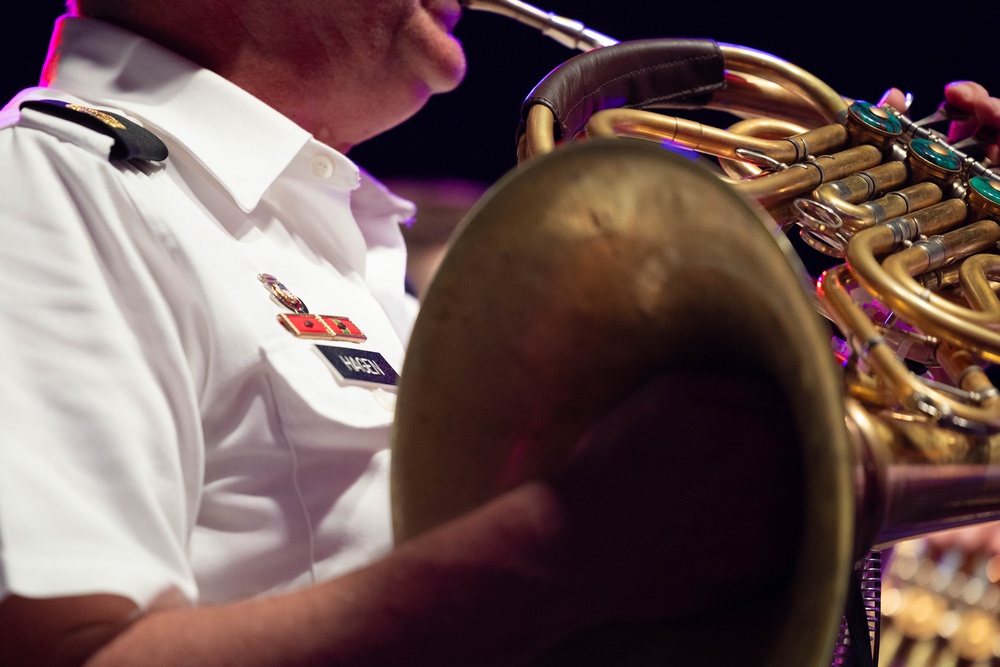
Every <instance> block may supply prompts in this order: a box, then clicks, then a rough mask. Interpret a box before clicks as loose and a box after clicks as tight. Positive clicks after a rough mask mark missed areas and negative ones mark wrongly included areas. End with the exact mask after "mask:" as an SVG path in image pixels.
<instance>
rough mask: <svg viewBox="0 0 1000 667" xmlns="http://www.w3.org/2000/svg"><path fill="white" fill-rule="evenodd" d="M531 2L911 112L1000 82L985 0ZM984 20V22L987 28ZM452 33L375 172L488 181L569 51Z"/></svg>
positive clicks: (11, 85) (10, 26)
mask: <svg viewBox="0 0 1000 667" xmlns="http://www.w3.org/2000/svg"><path fill="white" fill-rule="evenodd" d="M359 1H364V0H359ZM276 5H277V6H280V3H276ZM539 6H540V7H541V8H543V9H545V10H547V11H552V12H555V13H556V14H560V15H563V16H566V17H569V18H573V19H576V20H579V21H582V22H583V23H584V24H586V25H587V26H588V27H590V28H592V29H594V30H598V31H600V32H603V33H605V34H608V35H610V36H612V37H614V38H616V39H619V40H625V39H639V38H647V37H710V38H713V39H717V40H719V41H722V42H729V43H734V44H740V45H743V46H750V47H754V48H757V49H761V50H763V51H767V52H769V53H772V54H774V55H777V56H780V57H782V58H785V59H787V60H789V61H791V62H793V63H795V64H797V65H799V66H801V67H804V68H805V69H807V70H808V71H810V72H812V73H813V74H815V75H817V76H818V77H820V78H821V79H823V80H824V81H826V82H827V83H828V84H830V85H831V86H832V87H833V88H834V89H836V90H837V91H838V92H840V93H842V94H844V95H847V96H850V97H854V98H859V99H865V100H870V101H875V100H877V99H878V98H879V97H880V96H881V94H882V92H883V91H884V90H885V89H886V88H887V87H889V86H898V87H901V88H903V89H904V90H908V91H910V92H912V93H913V94H914V95H915V102H914V107H913V110H912V113H911V115H912V116H914V117H917V116H922V115H925V114H927V113H930V112H931V111H933V110H934V109H935V108H936V107H937V105H938V103H939V102H940V101H941V99H942V93H941V91H942V88H943V86H944V84H945V83H947V82H948V81H951V80H955V79H973V80H978V81H980V82H981V83H983V84H984V85H986V86H987V87H988V88H991V89H994V92H998V91H1000V82H998V81H997V80H996V79H997V74H996V73H997V68H996V65H995V64H993V65H988V61H989V58H990V56H991V54H992V55H993V56H994V57H995V54H996V52H997V49H996V48H995V47H996V45H997V44H998V35H997V27H996V26H997V18H998V17H1000V9H996V8H994V7H996V6H995V5H992V4H991V3H986V4H980V5H979V6H978V9H977V10H975V12H976V13H972V12H970V13H969V15H968V16H964V15H963V16H960V15H957V14H956V15H949V14H947V13H945V11H944V10H942V9H941V8H940V6H938V7H937V9H936V12H935V13H934V14H929V13H921V14H917V13H916V12H913V11H907V12H905V13H902V12H896V15H893V13H894V12H895V10H892V9H891V7H892V5H887V4H884V3H883V4H880V5H879V6H878V7H877V12H878V14H877V15H875V13H874V12H873V14H872V15H871V16H865V15H862V14H861V13H860V12H858V11H856V10H852V9H851V8H850V6H847V5H845V4H843V3H840V4H836V5H834V4H828V5H813V4H811V3H809V2H808V1H805V2H803V1H798V2H790V1H789V0H778V1H777V2H771V3H769V4H763V3H743V4H737V3H733V2H731V0H725V1H723V2H714V3H713V2H707V1H705V0H701V1H700V2H695V3H692V4H686V5H685V4H680V3H664V2H660V3H652V2H640V1H638V0H623V1H621V2H604V3H597V2H594V1H592V0H548V1H547V2H546V3H545V4H541V3H539ZM872 6H873V7H874V4H873V5H872ZM897 6H900V5H897ZM984 7H985V8H986V9H985V10H984V9H983V8H984ZM62 8H63V5H62V3H61V2H59V1H58V0H42V1H40V2H32V3H21V4H20V5H19V7H18V12H17V13H18V14H19V15H20V16H19V18H18V19H14V18H11V17H10V16H8V18H7V20H6V21H5V22H4V25H3V27H2V28H0V63H3V66H2V70H0V96H2V97H3V98H4V99H7V98H9V97H10V96H11V95H13V94H14V93H15V92H16V91H17V90H18V89H20V88H22V87H24V86H29V85H34V84H35V82H36V81H37V78H38V71H39V68H40V65H41V62H42V59H43V58H44V55H45V52H46V48H47V43H48V34H49V30H50V27H51V23H52V20H53V19H54V18H55V17H56V16H58V14H59V13H60V12H61V11H62ZM984 26H985V27H987V29H988V30H989V31H990V32H989V33H983V29H984V28H983V27H984ZM456 34H457V35H458V36H459V37H460V38H461V39H462V41H463V43H464V44H465V47H466V52H467V54H468V59H469V75H468V77H467V79H466V81H465V82H464V83H463V84H462V85H461V86H460V87H459V89H458V90H457V91H455V92H453V93H451V94H448V95H444V96H440V97H437V98H434V99H432V100H431V102H430V103H429V104H428V106H427V107H426V108H425V109H424V110H423V111H422V112H421V113H419V114H418V115H417V116H416V117H414V118H413V119H411V120H410V121H409V122H407V123H405V124H404V125H403V126H401V127H399V128H397V129H395V130H393V131H391V132H389V133H387V134H385V135H384V136H382V137H380V138H378V139H376V140H373V141H371V142H369V143H367V144H364V145H362V146H359V147H358V148H356V149H355V151H354V152H353V153H352V157H354V158H355V159H356V160H357V161H358V162H359V163H361V164H362V165H364V166H365V167H366V168H368V169H369V171H371V172H372V173H374V174H375V175H376V176H379V177H382V178H388V179H391V178H396V177H410V176H414V177H435V178H436V177H448V178H466V179H473V180H477V181H482V182H492V181H494V180H496V179H497V178H498V177H499V176H501V175H502V174H503V173H504V172H505V171H506V170H508V169H509V168H510V167H512V166H513V164H514V143H513V136H514V130H515V127H516V124H517V119H518V111H519V107H520V103H521V101H522V100H523V99H524V97H525V96H526V95H527V94H528V92H529V91H530V90H531V88H532V87H533V86H534V85H535V84H536V83H537V82H538V81H539V80H540V79H541V78H542V77H543V76H545V74H546V73H547V72H549V71H550V70H551V69H552V68H553V67H555V66H556V65H558V64H559V63H561V62H562V61H563V60H565V59H566V58H569V57H570V56H572V55H574V53H575V52H573V51H571V50H569V49H567V48H565V47H563V46H561V45H559V44H557V43H556V42H554V41H552V40H550V39H548V38H547V37H544V36H542V35H541V34H539V33H538V32H536V31H535V30H533V29H531V28H529V27H527V26H524V25H521V24H519V23H516V22H514V21H512V20H510V19H506V18H504V17H501V16H498V15H495V14H489V13H484V12H471V11H467V12H466V14H465V16H464V17H463V19H462V21H461V23H460V24H459V26H458V28H457V30H456Z"/></svg>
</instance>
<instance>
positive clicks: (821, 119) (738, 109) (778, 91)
mask: <svg viewBox="0 0 1000 667" xmlns="http://www.w3.org/2000/svg"><path fill="white" fill-rule="evenodd" d="M725 81H726V85H725V86H724V87H723V88H721V89H720V90H717V91H715V93H713V94H712V99H711V101H710V102H709V103H708V104H707V105H706V107H707V108H709V109H714V110H716V111H725V112H728V113H731V114H733V115H734V116H737V117H740V118H758V117H771V116H773V115H775V114H776V113H780V115H781V117H782V118H783V119H785V120H788V121H792V122H794V123H796V124H801V125H804V126H805V127H806V128H812V127H820V126H822V125H826V124H828V123H829V122H830V117H831V116H830V113H829V111H827V110H824V109H823V107H822V106H821V105H820V104H818V103H817V102H816V101H815V100H811V99H808V98H805V97H802V93H801V92H800V91H796V90H793V89H791V88H789V87H788V86H787V85H785V84H783V83H778V82H775V81H771V80H769V79H767V78H764V77H760V76H757V75H754V74H749V73H747V72H737V71H734V70H733V69H731V68H730V69H727V70H726V76H725ZM779 110H780V112H779Z"/></svg>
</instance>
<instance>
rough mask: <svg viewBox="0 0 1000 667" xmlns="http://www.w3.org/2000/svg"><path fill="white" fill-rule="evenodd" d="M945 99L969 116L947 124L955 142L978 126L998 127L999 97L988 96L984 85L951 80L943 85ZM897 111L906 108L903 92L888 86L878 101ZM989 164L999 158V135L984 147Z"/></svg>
mask: <svg viewBox="0 0 1000 667" xmlns="http://www.w3.org/2000/svg"><path fill="white" fill-rule="evenodd" d="M944 98H945V101H946V102H948V103H949V104H951V105H953V106H954V107H955V108H957V109H959V110H961V111H964V112H966V113H967V114H968V118H966V119H963V120H954V121H952V123H951V125H950V126H949V128H948V141H950V142H953V143H954V142H957V141H960V140H962V139H965V138H966V137H970V136H972V135H973V134H975V133H976V132H977V131H979V129H980V128H984V127H986V128H993V129H994V130H995V129H998V128H1000V99H997V98H996V97H990V94H989V92H988V91H987V90H986V88H984V87H983V86H981V85H979V84H978V83H975V82H973V81H954V82H952V83H949V84H948V85H947V86H945V88H944ZM879 104H880V105H883V104H887V105H889V106H891V107H892V108H894V109H896V110H897V111H906V96H905V95H904V94H903V92H902V91H901V90H899V89H898V88H890V89H889V90H888V91H887V92H886V94H885V95H884V96H883V97H882V100H881V101H880V102H879ZM986 156H987V158H988V159H989V161H990V164H991V165H995V164H997V163H998V162H1000V139H998V138H997V137H996V135H995V134H994V137H993V139H992V141H991V142H989V145H988V146H987V147H986Z"/></svg>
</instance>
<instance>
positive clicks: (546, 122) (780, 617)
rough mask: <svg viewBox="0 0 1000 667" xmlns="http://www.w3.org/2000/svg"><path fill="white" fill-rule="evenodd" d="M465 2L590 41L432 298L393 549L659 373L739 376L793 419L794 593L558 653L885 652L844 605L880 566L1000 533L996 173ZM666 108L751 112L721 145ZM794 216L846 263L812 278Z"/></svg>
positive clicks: (662, 45)
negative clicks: (923, 549)
mask: <svg viewBox="0 0 1000 667" xmlns="http://www.w3.org/2000/svg"><path fill="white" fill-rule="evenodd" d="M464 4H465V5H466V6H467V7H468V8H471V9H481V10H486V11H495V12H498V13H502V14H505V15H508V16H511V17H513V18H516V19H518V20H521V21H523V22H525V23H527V24H528V25H532V26H534V27H536V28H539V29H540V30H542V31H543V32H545V33H546V34H549V35H550V36H553V35H554V36H556V37H557V38H558V39H559V40H560V41H561V42H562V43H564V44H566V45H568V46H571V47H573V48H577V49H579V50H581V51H582V53H580V54H578V55H577V56H576V57H574V58H571V59H570V60H569V61H567V62H566V63H564V64H563V65H562V66H560V67H559V68H556V70H554V71H553V72H552V73H551V74H550V75H549V76H548V77H546V79H545V80H543V81H542V82H540V83H539V85H538V86H537V87H536V88H535V90H533V91H532V93H531V94H530V95H529V97H528V99H527V100H526V102H525V106H524V107H523V123H522V127H521V128H520V131H519V136H520V141H519V145H518V156H519V160H520V164H519V165H518V167H517V168H515V169H514V170H512V171H511V172H510V173H508V174H507V175H506V176H505V177H504V178H503V179H501V180H500V181H499V182H498V183H496V184H495V185H494V186H493V187H492V188H491V189H490V190H489V191H488V192H487V193H486V194H485V195H484V196H483V197H482V198H481V199H480V200H479V201H478V202H477V204H476V205H475V207H474V208H473V209H472V210H471V211H470V212H469V214H468V215H467V216H466V218H465V220H464V221H463V223H462V225H461V226H460V228H459V229H458V230H457V231H456V233H455V235H454V236H453V237H452V240H451V241H450V244H449V251H448V253H447V255H446V256H445V258H444V260H443V261H442V263H441V266H440V268H439V270H438V273H437V275H436V276H435V277H434V279H433V281H432V282H431V284H430V286H429V288H428V291H427V293H426V295H425V298H424V302H423V305H422V308H421V313H420V315H419V317H418V320H417V323H416V327H415V329H414V332H413V336H412V338H411V341H410V344H409V348H408V353H407V360H406V363H405V366H404V368H403V372H402V378H403V379H402V381H401V386H400V393H399V400H398V404H397V417H396V427H395V440H394V445H393V447H394V469H393V512H394V524H395V530H396V536H397V539H399V540H405V539H407V538H408V537H411V536H413V535H415V534H417V533H420V532H422V531H424V530H426V529H428V528H430V527H432V526H434V525H437V524H439V523H441V522H444V521H447V520H448V519H450V518H453V517H455V516H457V515H459V514H461V513H463V512H465V511H468V510H469V509H472V508H474V507H476V506H477V505H479V504H481V503H483V502H485V501H487V500H488V499H489V498H491V497H493V496H495V495H497V494H499V493H502V492H503V491H504V490H505V489H508V488H510V487H511V486H513V485H515V484H517V483H519V482H521V481H523V480H525V479H530V478H532V477H534V476H537V475H542V474H545V473H547V472H549V471H551V470H553V469H554V468H556V467H557V466H558V465H559V464H560V463H561V462H562V461H564V460H565V459H566V458H567V457H569V456H571V455H572V449H573V446H574V445H575V443H576V442H577V440H578V438H579V437H580V435H581V434H582V433H583V432H584V431H585V430H586V428H587V426H588V425H589V424H590V423H592V422H593V420H594V419H595V418H596V417H597V416H599V415H602V414H605V413H607V412H608V411H610V410H611V409H612V407H613V406H615V405H616V404H618V403H619V402H620V401H622V400H623V399H624V398H625V397H627V396H628V395H629V394H630V393H631V392H632V391H634V390H635V388H636V387H637V386H641V385H642V384H643V383H645V382H646V381H648V380H649V379H650V378H653V377H656V376H657V375H658V374H662V373H670V372H674V371H677V370H684V369H692V368H693V369H700V368H704V369H713V370H716V369H720V368H739V369H743V370H745V371H746V372H750V373H754V374H761V375H764V376H766V377H767V378H768V380H769V381H770V382H773V383H774V385H775V386H776V387H778V388H779V390H780V391H781V392H782V394H783V395H784V396H785V397H786V399H787V401H788V403H789V405H790V406H792V407H793V408H794V415H795V417H794V422H795V423H794V425H793V428H794V431H795V433H796V434H797V437H798V442H799V446H800V450H799V451H798V452H797V453H796V457H797V458H796V461H795V465H796V466H797V467H798V469H799V471H800V478H799V479H795V480H789V482H788V483H789V484H791V485H796V486H797V488H798V489H799V491H800V496H799V497H800V506H799V507H796V508H795V511H794V512H791V514H792V515H794V516H795V517H797V518H795V519H794V520H795V521H798V522H799V523H798V528H799V530H800V533H801V537H800V540H799V545H798V548H797V552H796V554H795V556H796V559H795V560H796V566H795V567H794V568H793V571H791V572H789V575H788V581H787V582H785V584H784V585H783V586H782V587H779V588H778V589H776V590H774V591H771V592H770V593H768V594H766V595H763V596H762V597H760V598H759V599H755V600H753V601H748V604H746V605H743V606H739V607H733V608H726V609H720V610H718V611H717V613H712V614H708V615H702V616H699V617H692V618H690V619H682V620H681V621H676V622H672V623H670V624H667V625H666V626H664V627H658V628H656V629H655V632H653V633H650V632H649V631H648V629H646V630H645V631H644V632H643V633H641V638H639V637H640V633H636V634H635V636H634V641H630V642H627V643H625V645H623V644H622V642H621V641H620V639H621V636H620V635H616V634H614V633H610V634H608V633H604V632H603V631H604V630H606V629H597V630H595V632H593V633H588V636H587V637H583V638H575V639H574V641H576V642H578V643H579V644H580V645H582V646H583V647H585V648H583V649H581V650H577V651H575V652H574V651H573V650H572V649H570V648H567V649H566V651H567V652H566V653H565V655H567V656H574V658H576V659H577V660H576V661H575V662H574V663H573V664H588V663H587V662H586V661H583V662H581V661H580V659H582V658H581V656H586V657H588V658H589V659H590V661H591V663H593V664H615V665H632V664H635V665H645V664H663V662H664V661H665V660H667V659H668V658H669V660H670V661H671V662H674V661H676V662H683V663H693V664H699V665H731V664H736V663H738V664H743V665H757V664H760V665H789V666H792V665H795V666H797V667H799V666H801V665H821V664H830V660H831V658H830V656H831V652H833V651H834V650H835V647H838V648H837V651H842V650H843V644H844V643H845V641H846V643H848V644H855V645H859V646H860V645H864V646H865V647H869V648H870V646H869V642H873V643H874V646H875V653H876V654H875V656H874V659H875V660H877V645H878V642H877V613H878V612H877V608H876V609H875V610H874V612H872V610H871V609H868V610H866V611H864V612H863V613H864V614H865V615H864V618H862V619H860V620H859V619H858V618H857V617H856V616H854V617H852V616H851V614H849V613H848V614H845V612H844V610H845V608H846V609H849V610H852V609H853V610H855V611H856V610H857V606H856V605H855V606H852V605H854V598H855V597H856V596H857V595H858V594H859V589H861V588H863V587H864V585H865V584H864V581H865V575H864V573H863V572H862V570H863V565H864V564H865V563H866V562H869V561H866V559H871V558H872V557H873V555H876V554H877V552H878V550H879V549H881V548H883V547H885V546H888V545H892V544H895V543H897V542H899V541H901V540H904V539H907V538H911V537H915V536H919V535H923V534H926V533H929V532H932V531H937V530H940V529H943V528H949V527H957V526H962V525H968V524H972V523H981V522H985V521H990V520H994V519H1000V466H998V465H997V462H998V461H1000V452H998V451H997V447H998V446H1000V435H998V434H1000V392H998V390H997V389H996V388H995V387H994V385H993V384H992V382H991V381H990V379H989V374H988V370H989V366H990V364H991V363H992V362H995V361H997V360H998V359H1000V300H998V298H997V296H996V294H995V289H996V285H997V281H998V280H1000V260H998V259H997V257H998V256H997V254H996V253H995V252H994V251H995V249H996V247H997V243H998V242H1000V225H998V224H997V222H996V221H995V220H997V219H1000V182H998V180H997V177H996V175H995V174H993V172H992V171H991V170H990V169H989V165H988V164H986V163H983V162H980V161H978V160H977V159H976V157H975V155H974V153H973V149H972V148H969V147H965V146H963V147H957V146H949V145H948V144H947V143H946V142H945V141H943V139H942V137H941V136H940V135H939V134H938V133H937V132H936V131H934V130H933V129H931V128H932V124H933V122H934V121H936V120H939V118H934V119H930V120H929V119H923V120H921V121H917V122H913V121H910V120H909V119H908V118H907V117H906V116H905V114H904V113H900V112H898V111H895V110H892V109H888V108H880V107H876V106H873V105H870V104H866V103H864V102H860V101H855V100H850V99H847V98H844V97H842V96H841V95H839V94H837V93H836V92H835V91H833V90H831V89H830V88H829V87H828V86H826V85H825V84H823V83H822V82H821V81H820V80H818V79H817V78H816V77H814V76H812V75H811V74H809V73H808V72H805V71H803V70H801V69H800V68H797V67H796V66H794V65H792V64H790V63H787V62H785V61H783V60H781V59H779V58H776V57H774V56H772V55H770V54H765V53H760V52H758V51H755V50H753V49H748V48H745V47H740V46H735V45H726V44H718V43H716V42H713V41H710V40H638V41H634V42H621V43H619V42H615V41H614V40H612V39H610V38H607V37H606V36H603V35H600V33H595V32H594V31H591V30H589V29H587V28H585V27H584V26H582V25H580V24H579V23H577V22H573V21H569V20H566V19H562V18H561V17H554V16H552V15H550V14H546V13H544V12H541V11H540V10H537V9H535V8H531V7H530V6H527V5H524V4H523V3H520V2H517V1H516V0H502V1H501V0H465V2H464ZM654 108H655V109H665V108H710V109H722V110H726V111H729V112H732V113H733V114H734V115H736V116H737V117H739V118H740V119H741V120H740V121H739V122H737V123H736V124H734V125H733V126H732V127H731V128H729V129H728V130H717V129H714V128H710V127H706V126H704V125H702V124H700V123H696V122H693V121H689V120H685V119H682V118H675V117H670V116H666V115H664V114H663V113H661V112H653V111H650V110H649V109H654ZM775 109H780V110H781V117H780V118H770V117H768V116H769V115H770V114H773V113H774V110H775ZM578 139H579V140H578ZM650 140H652V141H650ZM659 144H669V145H670V146H673V147H677V146H679V147H682V148H686V149H692V150H695V151H697V152H698V153H700V154H704V155H711V156H714V157H716V158H718V164H719V167H718V169H716V170H710V169H705V168H703V167H702V166H699V165H696V164H694V163H693V162H692V161H691V160H689V159H687V158H684V157H680V156H678V155H677V154H675V153H674V152H673V151H669V150H664V149H663V148H661V147H660V146H659ZM965 149H967V150H968V152H963V150H965ZM794 226H798V227H799V228H800V236H801V238H802V239H803V240H804V241H805V242H806V243H807V244H808V245H809V246H811V247H812V248H814V249H816V250H817V251H819V252H821V253H823V254H824V255H827V256H829V257H831V258H833V259H836V260H840V259H843V260H844V263H843V264H839V265H835V266H833V267H832V268H830V269H828V270H826V271H825V272H823V274H822V275H821V276H820V277H819V278H818V279H815V278H813V277H812V276H810V275H808V273H807V272H806V270H805V268H804V265H803V262H802V260H801V259H800V258H799V256H798V255H797V254H796V252H795V251H794V250H793V249H792V246H791V244H790V243H789V239H788V238H786V236H785V232H787V231H788V230H790V229H791V228H792V227H794ZM498 369H500V370H498ZM487 378H488V379H487ZM470 383H478V384H477V385H476V386H475V387H470ZM665 409H669V406H665ZM664 437H665V442H666V443H667V444H668V443H669V437H670V434H665V436H664ZM739 446H740V443H738V442H734V443H733V447H739ZM725 463H726V462H725V461H717V460H698V461H695V462H691V463H689V464H690V465H692V466H696V468H692V474H704V473H705V471H706V470H709V469H710V468H711V466H725ZM722 491H724V490H720V492H722ZM667 492H669V490H665V493H667ZM695 510H696V508H695ZM774 520H782V519H781V518H779V517H776V518H775V519H774ZM790 520H792V519H790ZM718 529H719V530H725V525H719V526H718ZM876 581H877V580H876ZM876 586H877V584H876ZM861 593H862V594H863V591H861ZM875 595H876V597H877V591H875ZM751 603H752V604H751ZM845 619H847V620H845ZM848 622H851V623H853V625H852V627H851V629H850V631H849V632H846V633H845V631H844V630H843V628H842V627H841V626H842V624H843V623H848ZM862 635H863V637H862ZM845 636H846V637H847V639H846V640H845ZM608 637H610V639H606V638H608ZM862 653H863V651H862ZM612 654H614V655H615V657H614V658H609V657H608V656H609V655H612ZM557 655H558V653H557ZM845 655H846V654H841V653H835V655H834V662H835V664H848V663H850V658H848V657H845ZM855 655H857V654H855ZM598 656H599V657H598ZM872 658H873V656H872V655H871V654H870V653H869V655H868V657H867V659H868V661H869V662H870V661H871V660H872ZM838 661H840V662H838ZM845 661H846V662H845ZM549 664H563V662H561V661H560V660H559V659H554V660H553V661H552V662H551V663H549ZM861 664H864V660H862V662H861Z"/></svg>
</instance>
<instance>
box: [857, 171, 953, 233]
mask: <svg viewBox="0 0 1000 667" xmlns="http://www.w3.org/2000/svg"><path fill="white" fill-rule="evenodd" d="M943 196H944V193H942V192H941V188H940V187H938V186H937V185H935V184H934V183H930V182H924V183H917V184H916V185H911V186H909V187H907V188H903V189H901V190H897V191H895V192H890V193H889V194H887V195H885V196H883V197H879V198H878V199H875V200H873V201H869V202H865V203H863V204H859V205H858V206H847V209H848V210H849V211H851V212H852V213H854V214H855V216H854V217H850V216H847V217H845V218H844V229H845V230H846V231H847V233H848V234H856V233H857V232H859V231H861V230H862V229H867V228H868V227H871V226H872V225H876V224H879V223H882V222H885V221H886V220H891V219H892V218H898V217H900V216H902V215H906V214H907V213H912V212H914V211H919V210H921V209H925V208H927V207H928V206H933V205H934V204H938V203H940V202H941V198H942V197H943Z"/></svg>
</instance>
